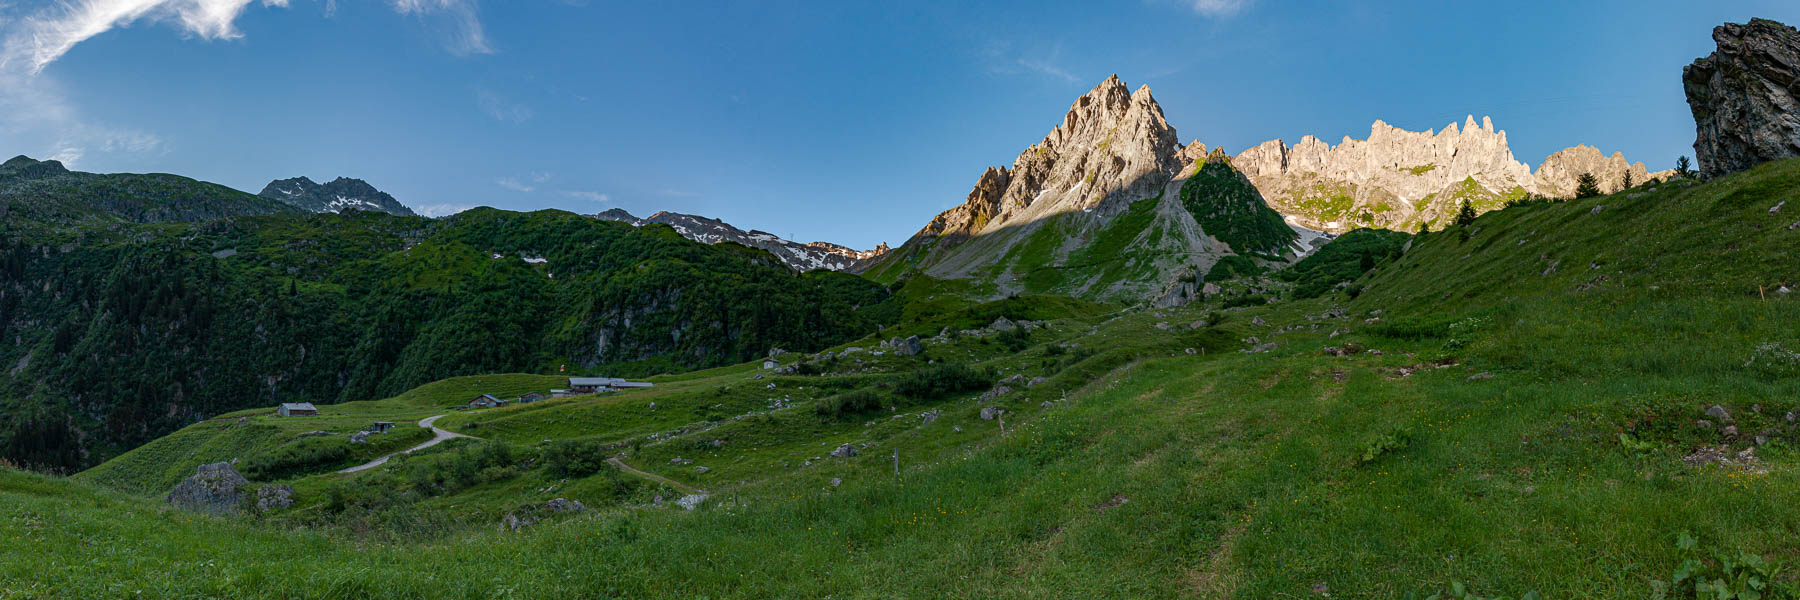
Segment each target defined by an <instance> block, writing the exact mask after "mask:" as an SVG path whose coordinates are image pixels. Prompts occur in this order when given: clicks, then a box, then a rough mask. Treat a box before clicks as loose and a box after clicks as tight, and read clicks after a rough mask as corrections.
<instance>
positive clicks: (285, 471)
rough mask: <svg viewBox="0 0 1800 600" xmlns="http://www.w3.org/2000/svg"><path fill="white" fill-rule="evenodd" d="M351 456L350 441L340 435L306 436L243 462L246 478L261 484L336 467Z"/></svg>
mask: <svg viewBox="0 0 1800 600" xmlns="http://www.w3.org/2000/svg"><path fill="white" fill-rule="evenodd" d="M349 457H350V442H349V440H347V439H344V438H342V437H338V436H316V437H304V438H300V439H298V440H294V441H292V442H288V443H286V444H282V445H280V446H276V447H274V448H272V449H269V450H267V451H265V452H263V453H259V454H255V455H252V456H250V457H249V458H246V459H244V461H243V464H242V465H240V466H241V467H242V468H241V470H242V471H243V473H244V476H245V477H248V478H250V479H254V480H258V481H273V480H277V479H287V478H289V477H295V476H299V475H305V474H307V473H309V472H313V471H318V470H324V468H325V467H333V466H337V465H338V464H340V463H343V462H344V461H345V459H348V458H349Z"/></svg>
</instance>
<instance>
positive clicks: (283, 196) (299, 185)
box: [257, 177, 418, 217]
mask: <svg viewBox="0 0 1800 600" xmlns="http://www.w3.org/2000/svg"><path fill="white" fill-rule="evenodd" d="M257 195H259V196H262V197H264V198H268V199H270V200H278V201H281V202H283V203H286V204H288V205H289V206H293V207H295V208H298V209H300V210H304V211H307V212H314V213H323V212H332V213H335V212H344V211H346V210H362V211H372V212H384V213H387V214H390V215H396V216H401V217H416V216H418V214H416V213H414V212H413V210H412V209H410V208H407V207H406V205H404V204H401V203H400V201H399V200H395V199H394V197H393V196H390V195H388V194H387V193H386V192H383V191H381V190H378V189H375V186H372V185H369V183H368V182H366V181H363V180H361V179H351V178H348V177H339V178H337V179H333V180H331V182H330V183H326V184H324V185H320V184H318V183H314V182H313V180H311V179H308V178H306V177H295V178H293V179H277V180H275V181H271V182H269V185H266V186H263V190H262V193H260V194H257Z"/></svg>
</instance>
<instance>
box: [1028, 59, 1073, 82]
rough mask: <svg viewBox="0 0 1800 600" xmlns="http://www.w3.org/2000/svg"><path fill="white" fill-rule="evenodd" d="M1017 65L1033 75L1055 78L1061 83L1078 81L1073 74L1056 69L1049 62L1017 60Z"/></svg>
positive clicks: (1060, 68) (1059, 68) (1056, 67)
mask: <svg viewBox="0 0 1800 600" xmlns="http://www.w3.org/2000/svg"><path fill="white" fill-rule="evenodd" d="M1018 63H1019V66H1021V67H1024V68H1025V69H1026V70H1028V71H1031V72H1033V73H1037V74H1040V75H1048V76H1051V77H1055V78H1058V79H1061V80H1063V81H1067V82H1070V83H1074V82H1076V81H1080V79H1079V78H1077V77H1075V75H1074V74H1073V73H1070V72H1068V71H1066V70H1063V68H1062V67H1058V66H1056V65H1053V64H1050V63H1049V62H1047V61H1044V60H1040V59H1035V58H1021V59H1018Z"/></svg>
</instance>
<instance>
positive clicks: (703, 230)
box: [592, 208, 888, 272]
mask: <svg viewBox="0 0 1800 600" xmlns="http://www.w3.org/2000/svg"><path fill="white" fill-rule="evenodd" d="M592 216H593V218H596V219H600V220H603V221H619V222H623V223H627V224H630V225H632V226H634V227H642V226H644V225H651V224H655V225H667V226H669V227H670V228H672V229H674V230H675V233H679V234H681V237H685V238H687V239H690V240H693V241H696V242H700V243H702V244H717V243H721V242H733V243H737V244H741V245H744V246H749V247H751V248H758V249H761V250H766V251H768V252H769V254H773V255H775V258H777V259H779V260H780V261H781V262H782V264H785V265H787V266H788V268H791V269H794V270H796V271H801V272H805V271H811V270H814V269H827V270H832V271H843V270H846V269H850V268H852V267H854V266H856V265H857V264H858V263H860V262H862V261H868V260H874V259H876V258H880V257H881V256H882V255H884V254H887V251H888V248H887V244H885V243H884V244H882V245H880V246H877V247H876V248H875V249H874V250H855V249H851V248H847V247H844V246H840V245H838V244H833V243H830V242H808V243H805V244H802V243H799V242H794V241H790V240H786V239H782V238H781V237H780V236H777V235H775V234H773V233H769V232H767V231H757V230H755V229H752V230H749V231H744V230H742V229H738V228H737V227H734V226H732V224H730V223H726V222H725V221H722V220H719V219H714V218H710V217H703V216H700V215H690V214H683V213H678V212H669V211H657V212H655V213H654V214H651V215H650V217H649V218H645V219H639V218H637V217H636V216H633V215H632V214H631V213H630V212H627V211H626V210H625V209H622V208H610V209H607V210H605V211H603V212H600V213H598V214H595V215H592Z"/></svg>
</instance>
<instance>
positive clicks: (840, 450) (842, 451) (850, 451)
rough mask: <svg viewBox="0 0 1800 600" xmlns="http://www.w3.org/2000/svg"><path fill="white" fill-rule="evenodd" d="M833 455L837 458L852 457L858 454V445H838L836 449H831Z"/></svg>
mask: <svg viewBox="0 0 1800 600" xmlns="http://www.w3.org/2000/svg"><path fill="white" fill-rule="evenodd" d="M831 455H832V456H834V457H837V458H850V457H852V456H856V446H852V445H850V444H844V445H841V446H838V447H837V449H836V450H832V451H831Z"/></svg>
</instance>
